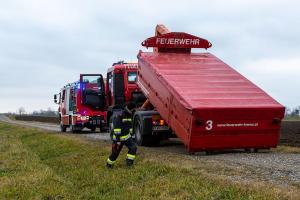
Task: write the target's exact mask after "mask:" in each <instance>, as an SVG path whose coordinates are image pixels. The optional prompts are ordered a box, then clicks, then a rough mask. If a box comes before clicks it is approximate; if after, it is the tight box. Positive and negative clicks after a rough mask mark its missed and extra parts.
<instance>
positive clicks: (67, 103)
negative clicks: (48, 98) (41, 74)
mask: <svg viewBox="0 0 300 200" xmlns="http://www.w3.org/2000/svg"><path fill="white" fill-rule="evenodd" d="M105 101H106V100H105V88H104V81H103V77H102V75H101V74H81V75H80V79H79V81H77V82H74V83H70V84H67V85H66V86H64V87H63V88H62V89H61V91H60V93H59V94H55V95H54V102H55V103H57V104H59V118H60V128H61V131H62V132H66V129H67V127H70V129H71V131H72V132H80V131H81V130H82V129H83V128H85V127H86V128H89V129H90V130H91V131H95V129H96V128H97V127H99V128H100V131H101V130H103V129H104V128H105V125H106V123H105V118H106V102H105Z"/></svg>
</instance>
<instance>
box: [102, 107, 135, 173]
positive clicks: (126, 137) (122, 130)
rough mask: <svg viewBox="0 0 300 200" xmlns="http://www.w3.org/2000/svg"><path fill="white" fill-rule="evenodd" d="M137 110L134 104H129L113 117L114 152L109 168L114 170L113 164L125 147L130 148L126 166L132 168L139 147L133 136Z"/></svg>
mask: <svg viewBox="0 0 300 200" xmlns="http://www.w3.org/2000/svg"><path fill="white" fill-rule="evenodd" d="M134 108H135V104H134V103H128V104H127V105H126V106H125V109H124V110H123V109H118V110H115V111H114V113H113V115H112V127H111V138H112V152H111V154H110V156H109V157H108V159H107V163H106V166H107V168H112V167H113V164H114V163H115V161H116V160H117V158H118V156H119V154H120V152H121V150H122V148H123V146H124V145H125V146H126V147H127V148H128V153H127V159H126V164H127V166H132V165H133V162H134V159H135V155H136V151H137V147H136V144H135V142H134V141H133V138H132V137H131V135H132V114H133V113H132V112H133V109H134Z"/></svg>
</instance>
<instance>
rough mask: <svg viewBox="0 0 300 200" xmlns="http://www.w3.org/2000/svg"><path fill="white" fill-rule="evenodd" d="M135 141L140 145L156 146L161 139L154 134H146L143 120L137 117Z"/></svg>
mask: <svg viewBox="0 0 300 200" xmlns="http://www.w3.org/2000/svg"><path fill="white" fill-rule="evenodd" d="M134 133H135V141H136V143H137V144H138V145H140V146H156V145H157V144H158V143H159V139H158V138H157V137H155V136H153V135H144V134H143V127H142V123H141V120H140V119H139V118H137V119H136V120H135V122H134Z"/></svg>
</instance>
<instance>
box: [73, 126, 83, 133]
mask: <svg viewBox="0 0 300 200" xmlns="http://www.w3.org/2000/svg"><path fill="white" fill-rule="evenodd" d="M70 127H71V132H72V133H79V132H80V131H81V130H80V129H78V128H77V126H76V125H71V126H70Z"/></svg>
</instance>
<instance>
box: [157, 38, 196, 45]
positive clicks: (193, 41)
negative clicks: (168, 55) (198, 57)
mask: <svg viewBox="0 0 300 200" xmlns="http://www.w3.org/2000/svg"><path fill="white" fill-rule="evenodd" d="M156 44H162V45H165V44H169V45H199V44H200V40H199V39H179V38H156Z"/></svg>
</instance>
